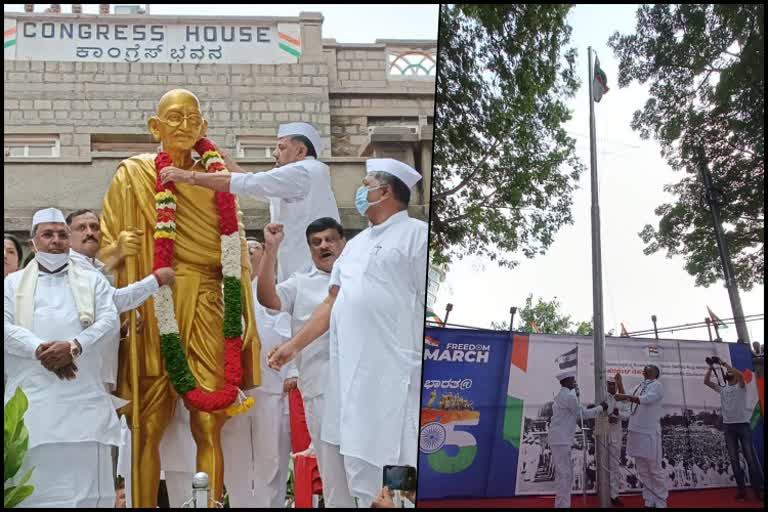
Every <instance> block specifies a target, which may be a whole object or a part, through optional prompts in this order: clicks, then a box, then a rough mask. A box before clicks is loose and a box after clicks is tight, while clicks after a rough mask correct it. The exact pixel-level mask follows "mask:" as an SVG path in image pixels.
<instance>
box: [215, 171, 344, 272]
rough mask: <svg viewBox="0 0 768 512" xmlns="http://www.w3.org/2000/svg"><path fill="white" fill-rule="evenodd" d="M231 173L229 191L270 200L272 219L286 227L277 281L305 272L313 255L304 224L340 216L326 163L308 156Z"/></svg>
mask: <svg viewBox="0 0 768 512" xmlns="http://www.w3.org/2000/svg"><path fill="white" fill-rule="evenodd" d="M231 176H232V177H231V181H230V184H229V191H230V192H231V193H233V194H244V195H247V196H250V197H254V198H256V199H269V214H270V218H271V220H272V222H276V223H280V224H283V225H284V226H285V228H284V231H285V239H284V240H283V243H282V244H280V249H279V250H278V253H277V258H278V259H277V265H278V266H277V280H278V282H282V281H285V280H286V279H288V278H289V277H291V275H293V274H294V273H295V272H308V271H309V270H310V269H311V268H312V256H311V255H310V252H309V246H307V239H306V230H307V226H309V224H311V223H312V221H314V220H317V219H319V218H321V217H331V218H333V219H336V220H337V221H338V220H339V219H340V217H339V209H338V207H337V206H336V198H335V197H334V195H333V190H332V189H331V174H330V172H329V169H328V166H327V165H325V164H324V163H323V162H320V161H319V160H315V159H314V158H311V157H308V158H306V159H304V160H301V161H298V162H293V163H290V164H287V165H283V166H281V167H277V168H275V169H272V170H271V171H266V172H258V173H252V172H249V173H232V175H231Z"/></svg>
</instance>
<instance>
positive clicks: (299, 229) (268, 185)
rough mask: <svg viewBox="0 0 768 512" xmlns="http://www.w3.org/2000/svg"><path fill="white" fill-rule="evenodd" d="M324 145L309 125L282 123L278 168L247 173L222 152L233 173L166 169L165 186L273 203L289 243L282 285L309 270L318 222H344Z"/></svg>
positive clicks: (281, 264) (281, 266) (281, 265)
mask: <svg viewBox="0 0 768 512" xmlns="http://www.w3.org/2000/svg"><path fill="white" fill-rule="evenodd" d="M322 151H323V141H322V139H321V138H320V134H319V133H317V130H315V128H314V127H313V126H312V125H311V124H308V123H288V124H283V125H280V128H279V130H278V132H277V146H276V147H275V151H274V153H273V154H272V156H274V157H275V161H276V163H277V165H278V167H276V168H274V169H272V170H271V171H266V172H255V173H251V172H245V171H244V170H243V169H242V168H241V167H240V166H239V165H237V163H235V162H234V161H233V160H232V159H231V158H229V156H228V155H227V154H226V153H224V152H222V156H224V161H225V165H226V167H227V169H228V170H229V171H231V172H233V174H221V175H212V174H205V173H200V172H195V171H185V170H182V169H177V168H175V167H166V168H165V169H164V170H163V171H162V172H161V178H162V180H163V183H168V182H169V181H173V182H176V183H189V184H192V185H198V186H201V187H205V188H210V189H212V190H216V191H219V192H231V193H233V194H238V195H246V196H249V197H253V198H255V199H264V200H269V214H270V219H271V221H270V222H273V223H277V224H283V225H284V226H285V241H284V242H283V244H282V245H281V246H280V252H279V253H278V269H277V278H278V281H280V282H282V281H284V280H286V279H288V278H289V277H290V276H292V275H293V274H294V273H295V272H309V271H310V270H311V269H312V257H311V256H310V254H309V248H308V247H307V243H306V241H305V239H304V230H305V229H307V226H308V225H309V223H310V222H312V221H313V220H315V219H317V218H320V217H331V218H333V219H335V220H337V221H338V220H340V217H339V209H338V207H337V206H336V198H335V197H334V195H333V190H332V189H331V175H330V172H329V169H328V166H327V165H325V164H324V163H323V162H321V161H320V160H318V159H317V158H318V157H319V156H320V154H321V153H322Z"/></svg>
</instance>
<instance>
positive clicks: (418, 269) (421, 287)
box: [411, 229, 428, 309]
mask: <svg viewBox="0 0 768 512" xmlns="http://www.w3.org/2000/svg"><path fill="white" fill-rule="evenodd" d="M427 236H428V231H427V229H424V230H423V236H420V237H419V238H421V240H420V241H419V244H418V246H417V249H416V252H414V253H413V254H412V255H411V272H412V275H413V283H414V286H415V287H416V297H417V298H419V299H420V300H421V305H422V306H423V305H424V300H425V296H426V293H427V290H426V287H427ZM422 309H423V308H422Z"/></svg>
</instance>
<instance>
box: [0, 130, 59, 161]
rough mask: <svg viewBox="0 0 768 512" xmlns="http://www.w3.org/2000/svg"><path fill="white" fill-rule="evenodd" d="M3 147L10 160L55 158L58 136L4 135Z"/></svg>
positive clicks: (57, 150) (57, 148) (56, 155)
mask: <svg viewBox="0 0 768 512" xmlns="http://www.w3.org/2000/svg"><path fill="white" fill-rule="evenodd" d="M3 146H4V148H5V151H4V153H5V156H6V157H10V158H55V157H58V156H59V154H60V147H59V136H58V135H6V136H5V137H4V139H3Z"/></svg>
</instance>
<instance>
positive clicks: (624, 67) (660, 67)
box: [608, 4, 765, 290]
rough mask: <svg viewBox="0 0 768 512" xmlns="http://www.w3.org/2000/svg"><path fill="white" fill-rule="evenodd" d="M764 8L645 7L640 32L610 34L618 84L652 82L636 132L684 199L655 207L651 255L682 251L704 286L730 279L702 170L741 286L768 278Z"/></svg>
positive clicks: (647, 235)
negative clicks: (674, 175) (649, 142)
mask: <svg viewBox="0 0 768 512" xmlns="http://www.w3.org/2000/svg"><path fill="white" fill-rule="evenodd" d="M764 18H765V7H764V5H763V4H717V5H712V4H685V5H683V4H674V5H643V6H642V7H640V8H639V9H638V11H637V25H636V29H635V33H634V34H629V35H621V34H619V33H618V32H617V33H615V34H614V35H613V36H611V38H610V40H609V42H608V44H609V46H610V47H611V48H612V49H613V50H614V52H615V54H616V56H617V57H618V58H619V59H620V65H619V85H620V86H621V87H626V86H627V85H629V84H630V83H632V82H633V81H635V80H636V81H638V82H640V83H646V82H648V83H650V98H649V99H648V100H647V101H646V103H645V106H644V107H643V109H642V110H638V111H637V112H635V114H634V118H633V120H632V128H633V129H635V130H637V131H639V132H640V135H641V136H642V137H643V138H646V139H647V138H649V137H651V136H653V137H654V138H655V139H656V140H658V141H659V142H660V144H661V153H662V155H663V156H664V157H665V158H666V159H667V161H668V162H669V164H670V165H671V166H672V168H673V169H675V170H678V171H685V173H686V174H685V176H684V177H683V178H682V179H681V180H680V181H679V182H678V183H675V184H672V185H668V186H667V187H665V190H666V191H667V192H669V193H671V194H672V195H674V196H675V200H674V201H673V202H670V203H665V204H662V205H660V206H659V207H658V208H656V214H657V215H658V216H660V217H661V218H660V219H659V224H658V226H657V227H654V226H652V225H646V226H645V227H644V229H643V230H642V231H641V232H640V237H641V238H642V239H643V241H644V242H645V243H646V247H645V253H646V254H652V253H655V252H657V251H660V250H666V254H667V256H668V257H672V256H674V255H681V256H683V257H684V258H685V261H686V264H685V268H686V270H687V271H688V273H689V274H691V275H692V276H695V278H696V284H697V285H699V286H708V285H710V284H712V283H714V282H716V281H717V280H721V279H722V270H721V266H720V261H719V258H718V252H717V245H716V242H715V238H714V233H713V227H712V220H711V217H710V210H709V208H708V206H707V204H706V201H705V199H704V186H703V182H702V180H701V175H700V169H701V166H707V167H708V168H709V169H710V171H711V174H712V180H713V184H714V186H715V188H716V195H717V198H718V199H719V202H720V204H721V207H722V211H721V215H722V220H723V225H724V230H725V238H726V241H727V243H728V246H729V249H730V252H731V258H732V260H733V267H734V274H735V277H736V280H737V282H738V284H739V286H740V287H741V288H744V289H747V290H748V289H750V288H751V287H752V286H753V285H755V284H758V283H760V284H762V283H763V282H764V279H765V271H764V265H765V253H764V242H765V206H764V204H765V192H764V187H765V160H764V159H765V147H764V131H765V128H764V127H765V124H764V123H765V119H764V115H765V114H764V113H765V100H764V86H763V73H764V71H763V67H764V58H765V57H764V42H763V41H764V37H763V36H764V31H765V25H764Z"/></svg>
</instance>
